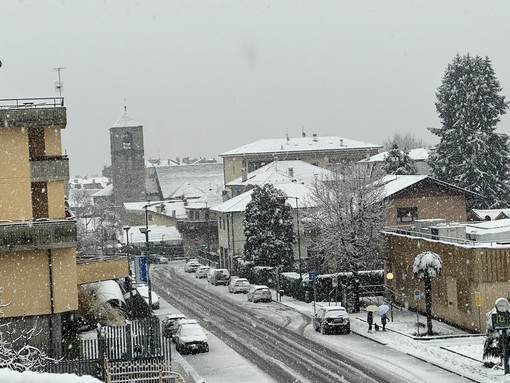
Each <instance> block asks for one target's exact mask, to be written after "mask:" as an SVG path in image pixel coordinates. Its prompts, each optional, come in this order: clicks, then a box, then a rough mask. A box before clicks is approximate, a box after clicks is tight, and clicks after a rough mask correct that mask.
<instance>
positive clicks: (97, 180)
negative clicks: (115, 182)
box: [69, 177, 110, 189]
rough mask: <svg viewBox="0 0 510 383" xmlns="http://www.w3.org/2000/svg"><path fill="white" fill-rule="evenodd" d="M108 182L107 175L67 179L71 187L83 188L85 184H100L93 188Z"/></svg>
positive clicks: (101, 186)
mask: <svg viewBox="0 0 510 383" xmlns="http://www.w3.org/2000/svg"><path fill="white" fill-rule="evenodd" d="M108 183H110V179H109V178H108V177H74V178H72V179H70V180H69V185H70V187H71V188H73V189H74V188H78V189H85V188H86V187H85V185H89V186H90V185H92V186H96V185H98V186H100V187H96V188H95V189H101V188H104V187H106V186H107V185H108Z"/></svg>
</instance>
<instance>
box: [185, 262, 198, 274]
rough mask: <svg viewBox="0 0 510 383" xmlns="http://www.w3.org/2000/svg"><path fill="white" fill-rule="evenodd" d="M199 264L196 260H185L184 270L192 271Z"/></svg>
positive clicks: (195, 269)
mask: <svg viewBox="0 0 510 383" xmlns="http://www.w3.org/2000/svg"><path fill="white" fill-rule="evenodd" d="M200 266H201V265H200V263H199V262H198V261H195V260H191V261H189V262H186V264H185V265H184V271H185V272H187V273H194V272H195V271H197V269H198V268H199V267H200Z"/></svg>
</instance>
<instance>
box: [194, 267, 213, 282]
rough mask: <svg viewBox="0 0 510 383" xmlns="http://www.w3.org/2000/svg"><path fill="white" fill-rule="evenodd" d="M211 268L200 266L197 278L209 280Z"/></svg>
mask: <svg viewBox="0 0 510 383" xmlns="http://www.w3.org/2000/svg"><path fill="white" fill-rule="evenodd" d="M210 269H211V268H210V267H209V266H200V267H199V268H198V269H197V271H195V278H199V279H200V278H207V273H209V270H210Z"/></svg>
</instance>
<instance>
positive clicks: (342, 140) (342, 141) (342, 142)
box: [340, 138, 344, 146]
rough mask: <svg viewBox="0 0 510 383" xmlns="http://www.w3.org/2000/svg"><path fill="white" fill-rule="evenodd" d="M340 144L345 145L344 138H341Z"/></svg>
mask: <svg viewBox="0 0 510 383" xmlns="http://www.w3.org/2000/svg"><path fill="white" fill-rule="evenodd" d="M340 146H344V139H343V138H340Z"/></svg>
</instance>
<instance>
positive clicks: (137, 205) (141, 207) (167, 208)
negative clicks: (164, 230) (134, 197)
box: [123, 200, 186, 218]
mask: <svg viewBox="0 0 510 383" xmlns="http://www.w3.org/2000/svg"><path fill="white" fill-rule="evenodd" d="M149 204H150V205H151V206H149V207H148V208H147V210H148V211H151V212H153V213H158V214H163V215H168V216H172V217H173V216H174V213H173V212H174V211H175V218H185V217H186V211H185V210H184V201H181V200H175V201H150V203H149ZM123 205H124V209H125V210H127V211H143V212H145V206H146V205H147V202H124V204H123ZM160 206H163V207H164V209H163V210H161V211H158V210H159V209H160Z"/></svg>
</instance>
